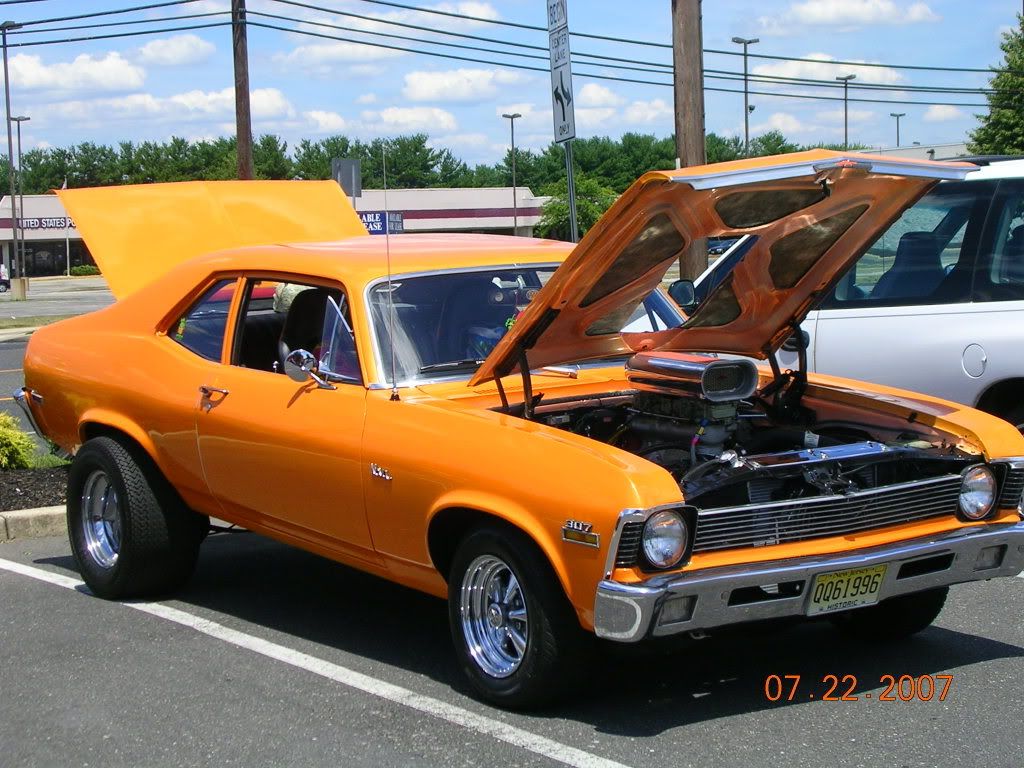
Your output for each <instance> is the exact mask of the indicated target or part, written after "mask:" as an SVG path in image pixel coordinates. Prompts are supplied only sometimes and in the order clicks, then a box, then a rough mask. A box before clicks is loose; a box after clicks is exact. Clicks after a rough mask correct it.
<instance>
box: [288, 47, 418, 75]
mask: <svg viewBox="0 0 1024 768" xmlns="http://www.w3.org/2000/svg"><path fill="white" fill-rule="evenodd" d="M404 55H405V54H403V53H402V52H401V51H393V50H390V49H388V48H378V47H375V46H373V45H372V44H366V45H359V44H357V43H312V44H310V45H300V46H298V47H297V48H294V49H292V50H291V51H289V52H288V53H278V54H275V55H274V59H273V60H274V63H276V64H278V65H279V66H281V67H284V68H287V69H298V70H301V71H302V72H308V73H311V74H315V75H319V76H321V77H327V76H330V75H336V74H337V71H338V69H339V67H340V68H341V69H343V70H347V71H349V72H351V73H352V74H356V75H373V74H379V72H380V70H379V69H377V68H375V67H374V66H373V64H372V62H375V61H384V60H387V59H393V58H395V57H397V56H404Z"/></svg>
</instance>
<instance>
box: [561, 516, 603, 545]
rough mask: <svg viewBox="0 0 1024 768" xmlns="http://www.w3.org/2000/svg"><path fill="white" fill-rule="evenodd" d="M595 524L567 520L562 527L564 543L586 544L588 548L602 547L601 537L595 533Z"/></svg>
mask: <svg viewBox="0 0 1024 768" xmlns="http://www.w3.org/2000/svg"><path fill="white" fill-rule="evenodd" d="M593 528H594V526H593V524H591V523H584V522H581V521H579V520H566V521H565V525H563V526H562V541H571V542H572V543H573V544H584V545H586V546H588V547H600V546H601V536H600V534H597V533H594V531H593Z"/></svg>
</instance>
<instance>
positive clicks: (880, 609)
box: [831, 587, 949, 643]
mask: <svg viewBox="0 0 1024 768" xmlns="http://www.w3.org/2000/svg"><path fill="white" fill-rule="evenodd" d="M948 594H949V587H937V588H936V589H929V590H927V591H926V592H917V593H915V594H913V595H901V596H900V597H890V598H889V599H888V600H883V601H882V602H880V603H879V604H878V605H872V606H868V607H866V608H857V609H855V610H852V611H843V612H842V613H837V614H834V615H833V616H832V617H831V618H832V623H833V624H835V625H836V627H837V628H838V629H839V630H840V631H841V632H843V633H844V634H847V635H850V636H851V637H855V638H857V639H858V640H867V641H871V642H879V643H884V642H890V641H893V640H902V639H903V638H905V637H909V636H910V635H913V634H916V633H918V632H920V631H921V630H923V629H926V628H927V627H929V626H931V623H932V622H933V621H935V619H936V618H938V615H939V613H940V612H941V611H942V606H944V605H945V604H946V596H947V595H948Z"/></svg>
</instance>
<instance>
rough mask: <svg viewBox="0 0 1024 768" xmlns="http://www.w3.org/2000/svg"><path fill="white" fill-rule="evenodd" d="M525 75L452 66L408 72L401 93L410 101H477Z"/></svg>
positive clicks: (514, 82)
mask: <svg viewBox="0 0 1024 768" xmlns="http://www.w3.org/2000/svg"><path fill="white" fill-rule="evenodd" d="M524 79H525V78H524V77H523V76H522V75H521V74H519V73H518V72H510V71H508V70H505V69H452V70H447V71H445V72H423V71H418V72H409V73H408V74H406V76H405V87H404V88H403V89H402V95H403V96H405V98H407V99H409V100H411V101H440V102H445V101H479V100H482V99H493V98H494V97H495V96H497V95H498V94H499V93H500V92H501V89H502V88H503V87H507V86H510V85H516V84H518V83H521V82H522V81H523V80H524Z"/></svg>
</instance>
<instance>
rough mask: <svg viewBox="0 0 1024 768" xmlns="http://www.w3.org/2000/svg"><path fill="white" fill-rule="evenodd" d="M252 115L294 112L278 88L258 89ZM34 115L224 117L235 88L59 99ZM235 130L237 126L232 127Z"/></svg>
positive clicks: (96, 120)
mask: <svg viewBox="0 0 1024 768" xmlns="http://www.w3.org/2000/svg"><path fill="white" fill-rule="evenodd" d="M251 104H252V114H253V118H254V119H257V120H270V119H276V118H283V117H291V116H293V115H294V114H295V109H294V107H292V105H291V103H290V102H289V101H288V99H286V98H285V96H284V94H282V93H281V92H280V91H278V90H277V89H276V88H259V89H257V90H255V91H253V92H252V94H251ZM33 111H34V115H35V114H38V115H39V117H40V118H41V119H43V120H46V119H53V120H62V121H65V122H69V123H73V124H80V125H102V124H104V123H106V121H108V120H154V121H167V120H173V121H179V122H180V121H191V120H205V119H223V118H224V117H227V116H229V115H232V114H233V113H234V111H235V92H234V89H233V88H225V89H223V90H220V91H200V90H194V91H187V92H185V93H178V94H174V95H173V96H167V97H158V96H154V95H152V94H150V93H133V94H130V95H128V96H121V97H116V98H106V99H89V100H75V101H65V102H58V103H54V104H45V105H38V106H36V107H34V110H33ZM231 131H234V126H233V125H232V126H231Z"/></svg>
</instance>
